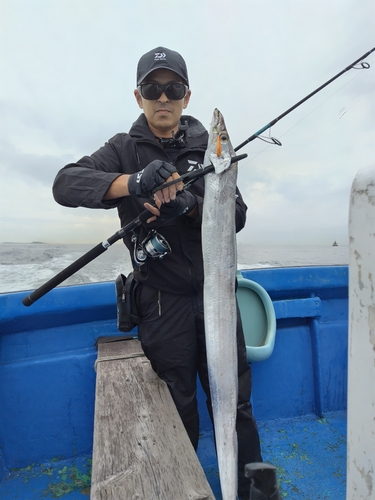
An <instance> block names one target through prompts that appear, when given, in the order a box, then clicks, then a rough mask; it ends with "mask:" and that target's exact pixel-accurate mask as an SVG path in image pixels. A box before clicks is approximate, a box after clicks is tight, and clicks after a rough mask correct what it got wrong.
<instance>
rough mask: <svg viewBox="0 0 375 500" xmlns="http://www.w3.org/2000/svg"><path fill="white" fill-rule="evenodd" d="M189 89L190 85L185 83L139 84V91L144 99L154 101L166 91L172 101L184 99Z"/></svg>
mask: <svg viewBox="0 0 375 500" xmlns="http://www.w3.org/2000/svg"><path fill="white" fill-rule="evenodd" d="M187 91H188V86H187V85H184V84H183V83H167V84H166V85H161V84H160V83H142V85H139V86H138V92H139V93H140V94H141V96H142V97H143V98H144V99H147V100H148V101H154V100H156V99H159V97H160V96H161V95H162V94H163V93H164V94H165V95H166V96H167V98H168V99H171V100H172V101H179V100H180V99H183V98H184V97H185V96H186V94H187Z"/></svg>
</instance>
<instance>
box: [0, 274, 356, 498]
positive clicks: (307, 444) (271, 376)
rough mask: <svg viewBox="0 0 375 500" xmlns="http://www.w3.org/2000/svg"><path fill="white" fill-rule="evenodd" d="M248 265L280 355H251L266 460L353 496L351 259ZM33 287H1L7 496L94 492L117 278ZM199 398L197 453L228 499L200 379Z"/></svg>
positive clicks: (306, 494)
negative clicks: (96, 435) (265, 297)
mask: <svg viewBox="0 0 375 500" xmlns="http://www.w3.org/2000/svg"><path fill="white" fill-rule="evenodd" d="M242 274H243V276H244V277H245V278H247V279H250V280H253V281H255V282H256V283H258V284H259V285H261V286H262V287H263V288H264V289H265V290H266V291H267V292H268V294H269V295H270V297H271V299H272V302H273V305H274V309H275V313H276V320H277V331H276V341H275V346H274V350H273V353H272V355H271V356H270V357H269V358H268V359H266V360H264V361H261V362H255V363H253V364H252V373H253V397H252V403H253V406H254V413H255V416H256V419H257V421H258V423H259V431H260V436H261V441H262V450H263V456H264V459H265V460H266V461H270V462H271V463H273V464H274V465H276V466H277V468H278V479H279V483H280V487H281V492H282V494H283V495H284V496H285V497H286V498H288V499H294V498H296V499H297V498H298V499H308V498H311V499H312V498H314V499H316V498H322V499H323V498H335V499H343V498H345V470H346V463H345V461H346V402H347V346H348V342H347V338H348V268H347V267H346V266H339V267H305V268H283V269H262V270H246V271H242ZM25 295H26V292H22V293H21V292H20V293H11V294H2V295H0V312H1V319H0V380H1V384H0V401H1V420H0V479H1V483H0V497H1V498H3V497H4V498H22V499H25V500H26V499H30V500H31V499H34V498H35V499H40V498H42V497H43V496H45V497H46V498H61V497H62V498H66V499H79V498H88V494H89V483H90V458H91V453H92V437H93V420H94V394H95V371H94V363H95V359H96V355H97V352H96V347H95V343H96V341H97V339H98V338H99V337H103V336H117V335H118V334H119V332H118V331H117V329H116V306H115V292H114V284H113V283H100V284H91V285H80V286H74V287H61V288H57V289H55V290H53V291H52V292H50V293H49V294H48V295H46V296H45V297H44V298H43V299H41V300H40V301H38V302H36V303H35V304H34V305H32V306H31V307H29V308H26V307H24V306H23V305H22V303H21V300H22V298H23V297H25ZM134 334H136V332H134ZM198 400H199V408H200V414H201V434H202V438H201V440H200V445H199V450H198V456H199V458H200V461H201V463H202V465H203V467H204V469H205V471H206V474H207V477H208V479H209V481H210V483H211V486H212V488H213V491H214V493H215V495H216V497H217V498H218V499H219V498H220V488H219V482H218V477H217V464H216V457H215V451H214V446H213V441H212V429H211V422H210V420H209V417H208V414H207V410H206V408H205V398H204V396H203V393H202V391H201V389H199V392H198ZM17 495H18V496H17Z"/></svg>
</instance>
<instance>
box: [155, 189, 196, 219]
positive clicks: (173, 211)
mask: <svg viewBox="0 0 375 500" xmlns="http://www.w3.org/2000/svg"><path fill="white" fill-rule="evenodd" d="M196 204H197V199H196V197H195V196H194V195H193V194H191V193H190V191H180V192H179V193H177V196H176V198H175V199H174V200H171V201H170V202H169V203H163V204H162V205H161V206H160V208H159V210H160V217H161V218H163V219H173V217H178V216H179V215H187V214H189V213H190V212H191V211H192V210H193V208H194V207H195V205H196Z"/></svg>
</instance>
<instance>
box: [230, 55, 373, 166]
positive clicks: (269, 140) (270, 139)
mask: <svg viewBox="0 0 375 500" xmlns="http://www.w3.org/2000/svg"><path fill="white" fill-rule="evenodd" d="M374 51H375V47H374V48H373V49H371V50H370V51H369V52H367V53H366V54H364V55H363V56H362V58H360V59H357V61H355V62H354V63H353V64H352V65H350V66H348V67H347V68H345V69H344V70H343V71H341V72H340V73H338V74H337V75H336V76H335V77H333V78H331V79H330V80H328V82H326V83H325V84H323V85H322V86H321V87H319V88H318V89H316V90H315V91H313V92H312V93H311V94H309V95H308V96H307V97H305V98H304V99H302V100H301V101H299V102H298V103H297V104H295V105H294V106H292V107H291V108H289V109H288V110H287V111H285V112H284V113H282V114H281V115H280V116H279V117H277V118H275V119H274V120H272V122H270V124H268V125H266V127H263V129H261V130H260V131H258V132H257V133H255V134H253V135H252V136H251V137H249V139H247V140H246V141H244V142H243V143H242V144H240V146H238V147H237V148H235V151H238V149H240V148H241V147H243V146H244V145H245V144H247V143H248V142H251V141H252V140H254V139H261V140H263V141H264V142H267V143H268V144H269V145H268V146H266V147H265V148H264V149H262V150H261V151H259V152H258V153H257V154H255V155H254V156H252V157H251V158H249V159H248V160H247V161H246V162H244V163H243V164H241V166H240V168H242V167H244V166H246V165H248V164H249V163H250V162H251V161H253V160H254V159H255V158H257V157H258V156H259V155H261V154H262V153H264V152H265V151H267V150H268V149H269V147H270V146H271V145H275V144H276V145H278V146H281V142H280V141H279V140H278V139H276V138H274V137H271V132H270V131H271V126H272V125H273V124H275V123H276V122H277V121H279V120H280V119H281V118H283V117H284V116H286V115H287V114H289V113H290V112H291V111H293V110H294V109H296V107H298V106H299V105H301V104H302V103H304V102H305V101H306V100H307V99H309V98H310V97H312V96H313V95H315V94H316V93H317V92H319V91H320V90H322V89H323V88H324V87H326V86H327V85H328V84H329V83H331V82H333V81H334V80H335V79H337V78H338V77H339V76H341V75H342V74H344V73H345V72H346V71H348V70H349V69H358V70H361V69H369V68H370V66H371V64H372V63H373V61H371V64H370V63H368V62H366V61H362V59H364V58H365V57H367V56H368V55H369V54H371V53H372V52H374ZM357 64H359V66H357ZM361 74H362V72H361V73H358V74H357V75H355V76H354V77H353V78H351V79H350V80H349V81H347V82H346V83H345V84H344V85H342V86H341V87H340V88H339V89H337V90H336V91H335V92H334V93H333V94H332V95H330V96H329V97H328V98H327V99H325V100H324V101H323V102H321V103H320V104H319V105H318V106H316V107H315V108H314V109H313V110H311V111H310V112H309V113H307V114H306V115H305V116H304V117H303V118H302V119H301V120H299V121H298V122H297V123H295V124H294V125H293V126H292V127H290V128H289V129H288V130H287V131H286V132H284V133H283V134H282V135H281V136H280V137H284V136H285V135H286V134H287V133H288V132H290V130H292V129H293V128H295V127H296V126H297V125H298V124H299V123H301V122H302V121H303V120H305V119H306V118H307V117H308V116H309V115H311V114H312V113H314V112H315V111H316V110H317V109H318V108H320V107H321V106H323V104H325V103H326V102H327V101H329V100H330V99H331V98H332V97H333V96H334V95H335V94H337V93H338V92H340V91H341V90H342V89H343V88H344V87H346V86H347V85H349V83H351V82H352V81H353V80H354V79H356V78H358V77H359V76H361ZM372 88H373V87H372ZM372 88H371V89H370V90H369V91H367V92H365V94H363V95H362V96H361V97H360V98H359V99H357V100H356V101H355V102H354V103H353V104H352V105H351V106H350V107H349V108H348V109H347V110H346V111H345V113H344V114H346V113H347V112H348V111H349V109H351V108H352V107H353V106H355V105H356V103H357V102H358V101H359V100H361V99H362V98H363V97H364V96H365V95H367V94H368V93H369V92H371V90H372ZM344 114H343V115H341V116H340V117H339V118H338V120H339V119H341V118H342V116H344ZM336 124H337V120H336V121H335V123H333V124H332V125H331V126H330V127H328V128H327V129H325V130H324V131H322V132H320V133H319V134H317V135H316V136H314V137H318V136H319V135H322V134H324V133H325V132H326V131H327V130H329V129H330V128H332V127H333V126H335V125H336ZM267 129H268V130H269V137H268V138H267V139H266V138H264V136H260V133H261V132H263V131H265V130H267ZM314 137H313V138H314ZM306 140H311V137H310V138H309V139H306ZM302 142H305V141H302ZM296 144H299V143H296Z"/></svg>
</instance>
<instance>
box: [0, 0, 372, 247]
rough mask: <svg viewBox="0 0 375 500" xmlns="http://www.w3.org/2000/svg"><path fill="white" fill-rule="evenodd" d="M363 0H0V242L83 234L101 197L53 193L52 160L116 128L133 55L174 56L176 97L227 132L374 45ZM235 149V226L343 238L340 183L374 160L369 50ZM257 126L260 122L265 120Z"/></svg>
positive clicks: (90, 229) (95, 232)
mask: <svg viewBox="0 0 375 500" xmlns="http://www.w3.org/2000/svg"><path fill="white" fill-rule="evenodd" d="M374 20H375V1H374V0H280V1H276V0H272V1H271V0H263V1H262V2H258V1H254V0H231V1H230V2H229V1H227V0H225V1H223V0H189V1H182V0H158V1H156V0H137V1H134V0H132V1H130V0H97V1H95V0H33V1H31V0H1V1H0V43H1V46H0V74H1V78H0V116H1V120H0V175H1V197H0V221H1V227H0V242H1V241H15V242H29V241H44V242H51V243H53V242H65V243H74V242H77V243H78V242H79V243H98V242H100V241H102V240H103V239H106V238H107V237H109V236H111V235H112V234H113V233H114V232H116V231H117V230H118V229H119V223H118V218H117V212H116V210H110V211H104V210H99V211H95V210H88V209H68V208H64V207H61V206H59V205H58V204H57V203H56V202H55V201H54V199H53V197H52V193H51V186H52V182H53V179H54V177H55V175H56V173H57V171H58V170H59V169H60V168H62V167H63V166H64V165H66V164H67V163H70V162H74V161H76V160H78V159H79V158H81V157H82V156H84V155H87V154H91V153H92V152H94V151H95V150H96V149H98V148H99V147H101V146H102V145H103V144H104V142H106V140H108V139H109V138H110V137H112V136H113V135H115V134H116V133H117V132H127V131H128V130H129V128H130V126H131V124H132V123H133V122H134V121H135V119H136V118H137V117H138V115H139V113H140V110H139V108H138V106H137V104H136V102H135V99H134V95H133V90H134V87H135V71H136V65H137V62H138V59H139V58H140V56H141V55H142V54H143V53H145V52H147V51H149V50H151V49H153V48H155V47H157V46H159V45H163V46H166V47H169V48H171V49H174V50H177V51H179V52H180V53H181V54H182V55H183V57H184V58H185V60H186V62H187V65H188V70H189V77H190V85H191V89H192V97H191V100H190V104H189V108H188V110H187V111H188V112H189V114H192V115H193V116H195V117H196V118H198V119H199V120H200V121H201V122H202V123H203V124H204V125H205V126H206V127H208V126H209V124H210V121H211V117H212V112H213V110H214V108H215V107H217V108H218V109H219V110H220V111H221V112H222V113H223V115H224V118H225V121H226V125H227V128H228V132H229V135H230V138H231V141H232V144H233V146H234V147H235V146H237V145H238V144H240V143H241V142H243V141H244V140H245V139H246V138H247V137H249V136H250V135H252V134H253V133H254V132H256V131H257V130H259V129H260V128H261V127H262V126H264V125H266V124H267V123H269V122H270V121H271V120H272V119H273V118H275V117H276V116H278V115H279V114H281V113H282V112H284V111H285V110H286V109H288V108H289V107H290V106H292V105H293V104H295V103H296V102H297V101H299V100H300V99H302V98H303V97H305V96H306V95H307V94H309V93H310V92H312V91H313V90H314V89H315V88H317V87H319V86H320V85H322V84H323V83H325V82H326V81H327V80H329V79H330V78H332V77H333V76H335V75H336V74H337V73H339V72H340V71H341V70H343V69H344V68H345V67H347V66H348V65H349V64H350V63H352V62H353V61H355V60H356V59H358V58H359V57H360V56H361V55H362V54H364V53H366V52H367V51H369V50H370V49H372V48H373V47H374V46H375V24H374V23H375V21H374ZM366 61H367V62H368V63H370V64H371V68H370V69H368V70H350V71H348V72H346V73H345V74H344V75H343V76H341V77H340V78H338V79H337V80H336V81H335V82H334V83H332V84H331V85H329V86H328V87H326V88H325V89H324V90H323V91H321V92H320V93H318V94H317V95H316V96H314V97H313V98H312V99H310V100H309V101H307V102H306V103H305V104H303V105H302V106H301V107H299V108H298V109H297V110H295V111H293V112H292V113H291V114H290V115H288V116H287V117H286V118H284V119H283V120H281V121H280V122H279V123H277V124H276V125H275V126H274V127H273V128H272V130H271V135H272V136H274V137H276V138H278V139H279V140H280V141H281V142H282V144H283V146H282V147H278V146H268V145H267V144H266V143H265V142H262V141H260V140H256V141H254V142H252V143H250V144H249V145H247V146H245V147H244V148H243V149H242V150H241V152H243V153H247V154H248V158H247V160H244V161H242V162H241V164H240V170H239V178H238V185H239V188H240V190H241V192H242V194H243V197H244V199H245V202H246V203H247V205H248V207H249V208H248V219H247V224H246V227H245V229H244V230H243V231H242V232H241V233H240V235H239V241H240V242H243V243H253V244H268V243H270V244H308V245H321V244H328V245H331V244H332V242H333V241H334V240H337V242H338V243H339V244H342V245H345V244H347V220H348V208H349V196H350V188H351V184H352V182H353V179H354V177H355V175H356V173H357V172H358V170H359V169H361V168H364V167H367V166H368V165H371V164H374V163H375V154H374V152H375V119H374V117H375V52H374V53H372V54H371V55H370V56H369V57H368V58H367V59H366ZM268 133H269V132H266V133H265V135H268Z"/></svg>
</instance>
